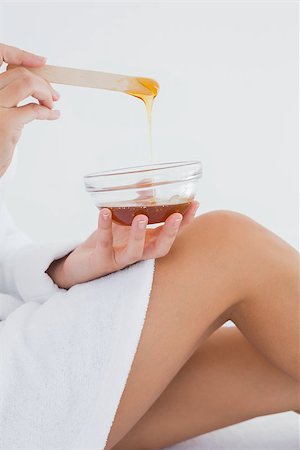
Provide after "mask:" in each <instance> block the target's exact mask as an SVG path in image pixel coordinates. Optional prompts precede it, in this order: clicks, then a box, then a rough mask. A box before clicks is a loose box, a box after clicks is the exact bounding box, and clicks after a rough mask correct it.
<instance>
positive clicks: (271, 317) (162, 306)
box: [107, 212, 299, 448]
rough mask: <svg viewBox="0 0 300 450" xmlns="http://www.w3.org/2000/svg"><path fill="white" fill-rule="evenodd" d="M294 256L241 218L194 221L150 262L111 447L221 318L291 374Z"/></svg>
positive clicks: (294, 367)
mask: <svg viewBox="0 0 300 450" xmlns="http://www.w3.org/2000/svg"><path fill="white" fill-rule="evenodd" d="M298 294H299V292H298V255H297V253H296V252H295V251H294V250H293V249H292V248H291V247H289V246H288V245H287V244H285V243H284V242H283V241H281V240H280V239H279V238H277V237H276V236H274V235H273V234H272V233H270V232H269V231H267V230H266V229H264V228H263V227H261V226H259V225H258V224H256V223H255V222H253V221H251V220H249V219H247V218H246V217H244V216H241V215H239V214H235V213H226V212H217V213H210V214H205V215H203V216H201V217H199V218H198V219H196V220H195V221H194V223H193V225H191V226H190V227H189V229H187V230H186V231H185V232H183V233H182V235H181V236H180V237H178V239H177V241H176V243H175V245H174V246H173V248H172V251H171V252H170V253H169V255H167V256H166V257H164V258H161V259H159V260H158V261H157V265H156V271H155V276H154V282H153V288H152V294H151V299H150V303H149V309H148V313H147V317H146V322H145V326H144V329H143V332H142V336H141V340H140V344H139V347H138V350H137V353H136V356H135V359H134V362H133V366H132V369H131V372H130V375H129V378H128V381H127V385H126V388H125V390H124V392H123V395H122V398H121V402H120V405H119V408H118V411H117V414H116V417H115V421H114V424H113V426H112V429H111V432H110V436H109V439H108V444H107V448H112V447H113V446H114V445H116V444H117V442H119V441H120V440H121V439H122V437H124V436H125V435H126V434H127V433H128V432H129V430H130V429H131V428H132V427H133V426H134V425H135V424H136V423H137V421H138V420H139V419H140V418H141V417H142V416H143V415H144V414H145V413H146V411H147V410H148V409H149V408H150V407H151V405H152V404H153V403H154V402H155V401H156V400H157V398H158V397H159V396H160V395H161V393H162V392H163V391H164V389H165V388H166V387H167V386H168V384H169V383H170V382H171V380H172V379H173V378H174V376H175V375H176V373H177V372H178V371H179V370H180V369H181V367H182V366H183V365H184V364H185V363H186V361H187V360H188V359H189V358H190V356H191V355H192V354H193V353H194V351H195V350H196V349H197V348H198V347H199V345H200V344H201V343H203V342H204V340H205V339H206V338H207V337H208V336H209V335H210V334H211V333H212V332H213V331H215V329H216V328H218V327H219V326H220V325H221V324H222V323H223V322H224V321H225V320H227V319H229V318H232V319H233V320H234V321H235V323H236V324H237V325H238V326H239V327H240V329H241V331H242V332H243V333H244V334H245V335H246V336H247V337H248V338H249V340H250V341H251V342H252V343H253V344H254V345H255V346H256V347H257V348H258V350H259V351H260V352H262V353H263V354H264V355H265V356H266V357H267V358H268V359H269V360H270V361H271V362H272V363H273V364H275V365H277V366H278V367H279V368H280V369H282V370H283V371H285V372H286V373H287V374H289V375H290V376H292V377H295V378H297V377H298V376H299V368H298V350H299V349H298Z"/></svg>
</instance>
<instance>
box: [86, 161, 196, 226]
mask: <svg viewBox="0 0 300 450" xmlns="http://www.w3.org/2000/svg"><path fill="white" fill-rule="evenodd" d="M201 175H202V165H201V162H200V161H179V162H171V163H161V164H152V165H146V166H139V167H128V168H124V169H116V170H111V171H104V172H97V173H91V174H88V175H86V176H85V177H84V184H85V188H86V190H87V192H89V194H90V195H91V197H92V199H93V202H94V203H95V205H96V206H97V208H99V209H101V208H104V207H105V208H109V209H110V210H111V211H112V219H113V220H114V221H115V222H117V223H119V224H122V225H131V222H132V220H133V218H134V217H135V216H136V215H137V214H145V215H146V216H147V217H148V219H149V222H148V223H149V224H154V223H160V222H164V221H165V220H166V219H167V217H168V216H169V215H170V214H172V213H174V212H179V213H181V214H183V215H184V214H185V212H186V211H187V209H188V207H189V205H190V204H191V202H192V201H193V200H194V198H195V196H196V193H197V185H198V181H199V179H200V177H201Z"/></svg>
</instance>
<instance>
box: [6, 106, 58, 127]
mask: <svg viewBox="0 0 300 450" xmlns="http://www.w3.org/2000/svg"><path fill="white" fill-rule="evenodd" d="M9 115H11V117H14V118H15V122H16V123H21V124H22V125H26V124H27V123H29V122H32V120H56V119H58V118H59V117H60V111H58V110H55V109H49V108H47V107H46V106H42V105H38V104H37V103H29V104H28V105H24V106H18V108H13V109H10V110H9Z"/></svg>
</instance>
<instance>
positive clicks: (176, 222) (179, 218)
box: [173, 217, 182, 228]
mask: <svg viewBox="0 0 300 450" xmlns="http://www.w3.org/2000/svg"><path fill="white" fill-rule="evenodd" d="M181 221H182V217H178V219H176V220H175V222H174V224H173V226H174V227H175V228H176V227H178V225H180V222H181Z"/></svg>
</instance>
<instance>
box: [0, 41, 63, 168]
mask: <svg viewBox="0 0 300 450" xmlns="http://www.w3.org/2000/svg"><path fill="white" fill-rule="evenodd" d="M3 62H5V63H7V64H13V65H17V66H19V67H16V68H15V69H11V70H7V71H6V72H3V73H1V74H0V177H1V176H2V175H3V174H4V173H5V171H6V169H7V168H8V166H9V164H10V162H11V160H12V157H13V153H14V149H15V146H16V144H17V142H18V140H19V138H20V136H21V132H22V129H23V127H24V125H25V124H26V123H28V122H31V121H32V120H34V119H41V120H43V119H46V120H53V119H57V118H58V117H59V111H52V108H53V102H54V101H56V100H58V99H59V94H58V93H57V92H56V91H55V90H54V89H53V88H52V87H51V86H50V84H49V83H48V82H47V81H45V80H43V79H42V78H41V77H38V76H37V75H34V74H33V73H31V72H30V71H29V70H27V69H25V67H22V66H27V67H39V66H42V65H43V64H45V58H43V57H41V56H37V55H33V54H32V53H28V52H25V51H23V50H20V49H18V48H15V47H10V46H8V45H4V44H0V66H1V65H2V63H3ZM27 97H34V98H35V99H36V100H37V101H38V103H28V104H27V105H23V106H18V104H19V103H20V102H21V101H22V100H25V99H26V98H27Z"/></svg>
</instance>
